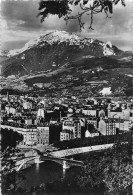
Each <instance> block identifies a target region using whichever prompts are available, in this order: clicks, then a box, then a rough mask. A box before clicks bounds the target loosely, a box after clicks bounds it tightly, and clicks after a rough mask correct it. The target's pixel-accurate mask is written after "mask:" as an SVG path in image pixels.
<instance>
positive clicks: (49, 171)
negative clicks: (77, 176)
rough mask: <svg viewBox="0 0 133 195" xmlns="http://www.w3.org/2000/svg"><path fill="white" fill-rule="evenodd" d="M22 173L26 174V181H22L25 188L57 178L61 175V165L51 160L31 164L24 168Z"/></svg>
mask: <svg viewBox="0 0 133 195" xmlns="http://www.w3.org/2000/svg"><path fill="white" fill-rule="evenodd" d="M23 173H24V175H25V176H26V182H24V185H25V187H26V188H30V187H31V186H37V185H40V184H42V183H47V182H50V181H54V180H58V179H60V178H62V177H63V169H62V166H61V165H60V164H58V163H55V162H52V161H46V162H42V163H39V164H33V165H31V166H30V167H28V168H26V169H24V170H23Z"/></svg>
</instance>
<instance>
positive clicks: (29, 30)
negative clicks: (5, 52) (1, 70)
mask: <svg viewBox="0 0 133 195" xmlns="http://www.w3.org/2000/svg"><path fill="white" fill-rule="evenodd" d="M38 2H39V1H8V0H6V1H2V2H1V9H2V10H1V26H2V39H1V40H2V42H4V41H6V42H7V41H10V42H11V41H23V40H30V39H32V38H35V37H36V36H38V35H40V34H42V33H44V32H46V31H49V30H55V29H57V30H66V31H68V32H75V33H77V34H80V35H82V36H87V37H92V38H93V37H94V38H99V39H102V40H105V41H106V40H112V41H113V42H114V43H115V42H117V43H120V42H121V44H120V47H122V40H123V48H125V47H126V44H127V47H128V45H129V47H130V44H131V42H130V39H131V38H132V34H131V24H132V21H131V20H132V7H131V3H132V1H130V0H127V1H126V7H125V8H124V7H123V6H122V5H121V4H120V3H119V4H118V5H117V6H115V7H114V14H113V15H112V18H106V16H105V14H103V13H102V14H98V15H95V17H94V24H93V27H94V31H93V30H89V29H88V27H89V24H90V16H84V17H83V21H84V22H85V29H83V30H82V31H81V32H80V28H79V25H78V21H75V20H71V21H69V22H68V25H66V24H65V21H64V20H63V19H59V18H58V17H57V16H49V17H48V18H47V19H46V20H45V22H44V23H40V19H39V18H37V17H36V15H37V14H38V7H39V6H38ZM71 8H72V10H73V14H76V13H77V12H78V11H79V8H78V9H77V7H71ZM126 39H127V43H126Z"/></svg>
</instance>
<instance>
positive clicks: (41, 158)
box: [16, 155, 84, 171]
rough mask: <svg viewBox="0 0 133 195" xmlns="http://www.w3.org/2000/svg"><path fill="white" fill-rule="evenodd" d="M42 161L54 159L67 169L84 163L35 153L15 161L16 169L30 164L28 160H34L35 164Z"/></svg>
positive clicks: (18, 169)
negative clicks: (35, 154)
mask: <svg viewBox="0 0 133 195" xmlns="http://www.w3.org/2000/svg"><path fill="white" fill-rule="evenodd" d="M44 161H54V162H56V163H59V164H60V165H62V166H63V169H68V168H70V167H71V166H83V165H84V163H83V162H82V161H77V160H73V159H67V158H60V157H54V156H49V155H37V156H29V157H26V158H23V159H22V160H19V161H17V162H16V170H17V171H20V170H21V169H23V168H26V165H27V164H30V162H34V163H36V164H38V163H41V162H44Z"/></svg>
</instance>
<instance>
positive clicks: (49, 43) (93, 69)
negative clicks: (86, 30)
mask: <svg viewBox="0 0 133 195" xmlns="http://www.w3.org/2000/svg"><path fill="white" fill-rule="evenodd" d="M0 55H1V56H4V57H6V58H7V59H6V60H4V61H2V62H1V64H2V75H3V76H4V77H7V78H6V79H7V80H10V79H12V81H13V79H14V80H15V81H16V82H18V80H19V85H20V83H23V86H25V83H26V84H27V85H28V86H31V87H33V86H35V85H36V84H37V85H36V86H39V84H40V83H41V84H40V86H41V88H43V89H48V90H50V89H51V90H55V89H56V91H58V90H59V91H62V92H63V91H65V90H68V91H76V92H79V91H83V92H87V91H92V93H94V92H98V91H99V90H100V88H102V87H103V86H111V87H112V88H114V86H115V88H118V87H120V88H122V91H124V90H126V88H127V85H131V80H132V79H133V71H132V67H133V53H132V52H124V51H121V50H119V49H118V48H117V47H116V46H113V45H112V44H111V43H110V42H107V43H104V42H102V41H99V40H95V39H91V38H83V37H79V36H77V35H75V34H69V33H67V32H65V31H53V32H50V33H48V34H44V35H42V36H40V37H38V38H37V39H35V40H32V41H30V42H28V43H27V44H26V45H25V46H24V47H23V48H22V49H18V50H10V51H6V52H1V53H0ZM20 80H21V82H20ZM94 81H95V82H96V83H97V84H96V83H94ZM125 81H126V82H125ZM6 82H7V81H6ZM91 82H92V83H91ZM38 83H39V84H38ZM124 83H125V84H124ZM127 83H128V84H127ZM40 86H39V87H40ZM39 87H38V88H39ZM80 88H81V89H80ZM92 89H94V90H92ZM120 90H121V89H120Z"/></svg>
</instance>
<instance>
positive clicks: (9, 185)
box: [1, 147, 25, 193]
mask: <svg viewBox="0 0 133 195" xmlns="http://www.w3.org/2000/svg"><path fill="white" fill-rule="evenodd" d="M18 154H19V155H20V154H21V155H22V156H23V154H22V153H21V151H20V150H19V149H16V148H11V147H7V148H6V150H4V152H3V153H2V156H1V167H2V168H1V181H2V183H1V189H2V192H3V193H7V192H8V191H15V190H16V189H17V187H18V184H19V183H21V182H22V181H23V180H24V179H25V176H24V175H23V173H22V172H21V171H20V172H17V171H16V161H15V159H16V158H17V155H18Z"/></svg>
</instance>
